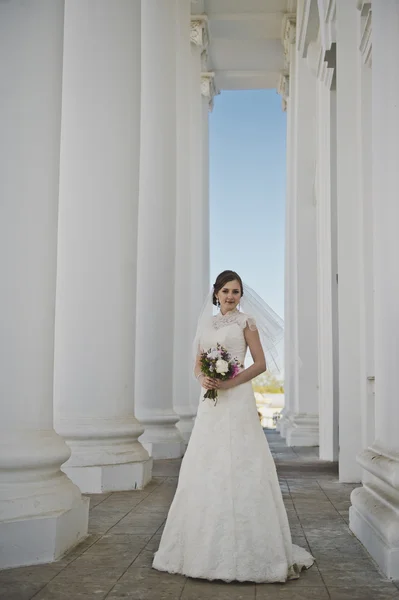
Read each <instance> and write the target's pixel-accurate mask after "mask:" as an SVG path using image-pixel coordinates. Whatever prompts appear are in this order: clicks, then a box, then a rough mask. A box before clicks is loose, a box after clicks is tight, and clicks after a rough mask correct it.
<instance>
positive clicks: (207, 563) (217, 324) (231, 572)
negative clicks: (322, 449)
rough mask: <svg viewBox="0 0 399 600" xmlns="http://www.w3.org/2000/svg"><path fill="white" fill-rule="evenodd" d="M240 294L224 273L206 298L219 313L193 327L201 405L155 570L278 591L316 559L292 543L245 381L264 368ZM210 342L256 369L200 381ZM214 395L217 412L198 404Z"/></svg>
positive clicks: (231, 275)
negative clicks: (248, 359) (277, 585)
mask: <svg viewBox="0 0 399 600" xmlns="http://www.w3.org/2000/svg"><path fill="white" fill-rule="evenodd" d="M246 289H247V288H244V289H243V284H242V281H241V278H240V277H239V275H237V273H235V272H234V271H224V272H223V273H221V274H220V275H219V276H218V278H217V280H216V282H215V285H214V290H213V294H212V300H213V303H214V304H217V305H218V306H219V307H220V312H219V313H218V314H217V315H216V316H214V317H212V316H209V317H208V318H202V319H200V322H199V330H198V334H197V338H196V346H197V345H198V354H197V360H196V364H195V375H196V377H197V378H198V379H199V380H200V382H201V386H202V392H201V400H200V405H199V408H198V414H197V417H196V421H195V425H194V428H193V431H192V434H191V438H190V442H189V444H188V447H187V451H186V454H185V456H184V459H183V462H182V466H181V470H180V477H179V483H178V487H177V490H176V494H175V497H174V500H173V502H172V505H171V507H170V510H169V514H168V518H167V521H166V525H165V529H164V532H163V535H162V539H161V543H160V546H159V549H158V551H157V552H156V554H155V557H154V562H153V567H154V568H155V569H157V570H159V571H167V572H169V573H180V574H183V575H186V576H188V577H193V578H204V579H209V580H214V579H218V580H224V581H227V582H230V581H252V582H258V583H263V582H284V581H287V580H288V579H294V578H297V577H299V573H300V571H301V570H302V569H303V568H309V567H310V566H311V565H312V564H313V557H312V556H311V555H310V554H309V553H308V552H307V551H306V550H304V549H303V548H299V547H298V546H295V545H294V544H292V541H291V533H290V528H289V524H288V519H287V514H286V511H285V507H284V503H283V499H282V495H281V491H280V487H279V483H278V478H277V474H276V468H275V464H274V461H273V458H272V456H271V453H270V450H269V446H268V443H267V440H266V437H265V435H264V432H263V430H262V428H261V426H260V424H259V418H258V413H257V409H256V403H255V398H254V394H253V390H252V385H251V380H252V379H253V378H254V377H256V376H257V375H259V374H260V373H262V372H264V371H265V370H266V362H265V355H264V351H263V348H262V344H261V340H260V336H259V331H258V327H257V325H256V323H255V320H254V319H253V318H252V316H249V315H247V314H245V313H243V312H240V310H238V305H239V303H240V300H241V298H242V297H243V294H244V297H245V292H246ZM262 341H263V340H262ZM217 343H219V344H221V345H222V346H224V347H225V348H226V349H227V350H228V352H229V353H230V354H231V356H232V357H235V358H237V359H238V360H239V361H240V362H241V363H243V364H244V359H245V355H246V352H247V349H248V348H249V350H250V353H251V355H252V359H253V364H252V365H251V366H250V367H248V368H246V369H243V370H242V371H241V372H240V373H239V375H237V376H236V377H235V378H234V379H232V380H229V381H215V380H214V379H210V378H207V377H205V376H203V375H202V373H201V369H200V363H199V352H200V351H202V350H208V349H209V348H214V347H215V346H216V344H217ZM266 344H267V340H266ZM264 345H265V344H264ZM270 348H271V347H269V349H268V350H267V351H266V354H267V355H268V356H270V355H271V353H270V352H269V350H270ZM215 387H216V388H217V390H218V401H217V403H216V405H215V403H214V401H213V400H209V399H206V400H204V399H203V396H204V393H205V390H209V389H215Z"/></svg>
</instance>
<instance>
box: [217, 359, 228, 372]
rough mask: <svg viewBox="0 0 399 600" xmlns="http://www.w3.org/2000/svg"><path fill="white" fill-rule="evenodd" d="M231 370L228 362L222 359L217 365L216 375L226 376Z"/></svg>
mask: <svg viewBox="0 0 399 600" xmlns="http://www.w3.org/2000/svg"><path fill="white" fill-rule="evenodd" d="M228 370H229V363H228V362H227V361H226V360H223V359H222V358H220V359H219V360H218V361H217V363H216V373H219V375H225V374H226V373H227V372H228Z"/></svg>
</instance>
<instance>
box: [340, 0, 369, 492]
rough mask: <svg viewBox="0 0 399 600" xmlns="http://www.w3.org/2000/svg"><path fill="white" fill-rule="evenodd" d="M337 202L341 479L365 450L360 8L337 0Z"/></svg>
mask: <svg viewBox="0 0 399 600" xmlns="http://www.w3.org/2000/svg"><path fill="white" fill-rule="evenodd" d="M336 4H337V205H338V315H339V447H340V452H339V478H340V480H341V481H344V482H355V481H360V467H359V465H358V464H357V462H356V454H357V453H358V452H359V450H360V449H361V447H362V446H361V412H360V411H361V408H360V407H361V401H360V398H361V381H360V362H361V358H360V332H361V322H360V310H359V306H360V303H361V302H362V301H363V297H362V294H361V285H360V270H361V223H360V219H359V211H360V198H359V153H360V144H359V123H358V120H357V119H356V118H354V117H353V115H354V114H356V112H357V110H358V107H359V104H358V93H359V89H358V77H359V65H358V52H359V48H358V36H357V26H358V14H357V13H358V11H357V8H356V3H355V2H348V1H347V0H337V3H336Z"/></svg>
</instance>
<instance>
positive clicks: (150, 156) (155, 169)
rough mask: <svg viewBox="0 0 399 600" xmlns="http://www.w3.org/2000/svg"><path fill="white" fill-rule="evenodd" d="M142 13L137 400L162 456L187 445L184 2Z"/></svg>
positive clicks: (155, 4)
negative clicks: (182, 263)
mask: <svg viewBox="0 0 399 600" xmlns="http://www.w3.org/2000/svg"><path fill="white" fill-rule="evenodd" d="M141 16H142V18H141V84H142V93H141V101H142V105H141V152H140V202H139V228H138V250H137V253H138V255H137V256H138V262H137V313H136V314H137V319H136V386H135V402H136V414H137V418H138V419H139V420H140V422H141V423H142V424H143V425H144V426H145V432H144V434H143V436H142V437H141V438H140V441H141V442H142V443H143V445H144V446H145V448H146V449H147V450H148V451H149V452H150V454H151V455H152V456H153V457H154V458H175V457H178V456H181V453H182V448H183V442H182V438H181V435H180V433H179V431H178V429H177V428H176V423H177V422H178V420H179V417H178V415H177V414H176V413H175V412H174V410H173V376H174V371H173V355H174V348H173V345H174V343H173V338H174V312H175V285H174V281H173V279H174V273H175V250H176V37H177V36H176V22H177V5H176V3H175V2H165V1H164V0H146V2H143V3H142V15H141ZM188 290H189V280H187V287H186V289H185V290H182V293H183V294H184V293H186V294H188ZM182 368H185V369H186V368H187V367H186V365H185V366H184V367H182Z"/></svg>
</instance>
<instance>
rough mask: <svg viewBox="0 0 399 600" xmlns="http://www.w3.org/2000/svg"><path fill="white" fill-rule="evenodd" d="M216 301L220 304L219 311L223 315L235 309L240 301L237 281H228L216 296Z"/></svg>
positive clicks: (239, 289) (239, 287) (239, 288)
mask: <svg viewBox="0 0 399 600" xmlns="http://www.w3.org/2000/svg"><path fill="white" fill-rule="evenodd" d="M216 297H217V299H218V300H219V302H220V310H221V311H222V313H223V314H226V312H229V311H230V310H234V309H235V308H237V306H238V304H239V303H240V299H241V286H240V283H239V281H237V280H236V279H234V280H233V281H229V282H228V283H226V285H224V286H223V287H222V289H221V290H220V291H219V292H218V293H217V294H216Z"/></svg>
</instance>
